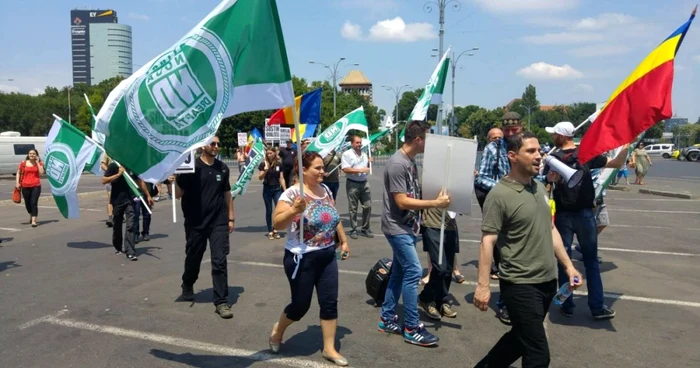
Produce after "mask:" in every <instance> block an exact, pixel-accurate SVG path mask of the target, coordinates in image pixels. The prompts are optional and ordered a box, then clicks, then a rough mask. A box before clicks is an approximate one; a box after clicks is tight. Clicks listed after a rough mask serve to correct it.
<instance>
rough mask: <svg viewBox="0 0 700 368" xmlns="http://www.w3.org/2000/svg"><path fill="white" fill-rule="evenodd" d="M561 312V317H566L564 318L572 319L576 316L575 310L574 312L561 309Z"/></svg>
mask: <svg viewBox="0 0 700 368" xmlns="http://www.w3.org/2000/svg"><path fill="white" fill-rule="evenodd" d="M559 312H560V313H561V315H562V316H564V317H568V318H571V317H573V316H574V310H573V309H569V308H564V307H561V308H559Z"/></svg>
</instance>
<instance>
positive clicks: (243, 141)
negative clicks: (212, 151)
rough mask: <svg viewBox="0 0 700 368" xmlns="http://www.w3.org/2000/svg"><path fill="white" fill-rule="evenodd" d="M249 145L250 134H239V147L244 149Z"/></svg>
mask: <svg viewBox="0 0 700 368" xmlns="http://www.w3.org/2000/svg"><path fill="white" fill-rule="evenodd" d="M247 144H248V133H246V132H239V133H238V146H239V147H243V146H245V145H247Z"/></svg>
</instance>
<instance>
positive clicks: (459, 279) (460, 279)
mask: <svg viewBox="0 0 700 368" xmlns="http://www.w3.org/2000/svg"><path fill="white" fill-rule="evenodd" d="M454 279H455V282H456V283H458V284H462V283H464V275H462V274H459V275H454Z"/></svg>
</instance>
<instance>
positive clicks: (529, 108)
mask: <svg viewBox="0 0 700 368" xmlns="http://www.w3.org/2000/svg"><path fill="white" fill-rule="evenodd" d="M523 107H524V108H526V109H527V130H529V131H531V130H530V113H531V112H532V108H533V107H535V106H525V105H523Z"/></svg>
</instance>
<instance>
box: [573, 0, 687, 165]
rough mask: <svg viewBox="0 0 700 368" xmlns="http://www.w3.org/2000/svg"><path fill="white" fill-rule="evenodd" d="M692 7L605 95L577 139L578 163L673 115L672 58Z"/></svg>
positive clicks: (620, 144)
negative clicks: (633, 68)
mask: <svg viewBox="0 0 700 368" xmlns="http://www.w3.org/2000/svg"><path fill="white" fill-rule="evenodd" d="M696 10H697V6H696V7H695V10H693V13H692V14H691V16H690V19H689V20H688V21H687V22H686V23H685V24H683V25H682V26H680V27H679V28H678V29H677V30H676V31H675V32H673V33H671V35H670V36H668V38H666V39H665V40H664V41H663V42H662V43H661V44H660V45H659V46H657V47H656V49H654V50H653V51H652V52H651V53H650V54H649V55H648V56H647V57H646V59H644V61H642V63H641V64H639V66H637V69H635V70H634V72H632V74H630V76H629V77H627V79H626V80H625V81H624V82H622V84H621V85H620V86H619V87H617V89H616V90H615V92H613V94H612V95H611V96H610V98H608V100H607V103H606V104H605V106H603V108H602V109H601V110H600V113H599V114H598V116H597V117H596V119H595V121H594V122H593V123H592V124H591V127H590V128H589V129H588V131H587V132H586V134H585V135H584V136H583V139H581V144H580V145H579V155H578V156H579V161H580V162H581V163H586V162H588V161H589V160H590V159H592V158H593V157H595V156H597V155H600V154H602V153H603V152H606V151H609V150H611V149H613V148H617V147H620V146H622V145H625V144H627V143H630V142H632V141H633V140H634V139H635V137H637V136H638V135H639V134H640V133H641V132H643V131H645V130H647V129H649V128H650V127H651V126H652V125H654V124H656V123H658V122H659V121H661V120H664V119H668V118H670V117H671V116H672V115H673V114H672V112H673V109H672V108H671V90H672V89H673V62H674V59H675V57H676V53H677V52H678V49H679V48H680V46H681V43H682V42H683V38H684V37H685V34H686V32H688V28H690V24H691V23H692V22H693V19H694V18H695V11H696Z"/></svg>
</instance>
